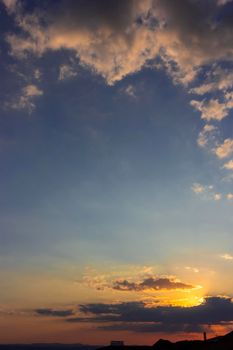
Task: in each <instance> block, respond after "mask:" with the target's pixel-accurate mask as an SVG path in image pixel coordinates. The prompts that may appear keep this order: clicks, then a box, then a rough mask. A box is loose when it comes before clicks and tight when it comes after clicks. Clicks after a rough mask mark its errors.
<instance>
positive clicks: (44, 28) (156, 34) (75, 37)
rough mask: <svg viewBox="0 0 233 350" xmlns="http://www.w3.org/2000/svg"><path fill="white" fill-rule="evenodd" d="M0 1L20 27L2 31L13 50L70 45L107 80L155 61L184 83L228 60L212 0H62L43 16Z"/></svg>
mask: <svg viewBox="0 0 233 350" xmlns="http://www.w3.org/2000/svg"><path fill="white" fill-rule="evenodd" d="M4 3H5V5H6V7H7V9H8V10H9V9H11V13H14V16H15V20H16V24H17V26H18V28H19V29H20V32H18V33H8V34H7V36H6V40H7V41H8V43H9V44H10V46H11V52H12V54H13V55H15V56H17V57H25V55H27V53H33V54H35V55H37V56H41V55H43V54H45V53H46V52H48V51H49V50H53V51H58V50H60V49H65V50H70V51H72V52H75V54H76V55H77V57H78V59H79V60H80V63H81V64H82V65H84V66H86V67H89V68H90V69H91V70H92V71H94V72H96V73H98V74H100V75H101V76H102V77H103V78H104V79H105V80H106V81H107V83H108V84H114V83H115V82H116V81H119V80H121V79H122V78H123V77H125V76H126V75H129V74H132V73H135V72H138V71H139V70H141V69H142V67H144V66H145V65H146V64H148V63H149V62H150V61H153V60H155V59H159V60H160V62H161V64H162V65H163V67H164V68H165V69H166V70H167V72H168V74H170V75H171V77H172V78H173V80H174V82H176V83H177V82H178V83H182V84H184V85H186V84H188V83H189V82H190V81H193V79H194V78H195V76H196V75H197V73H198V72H199V69H200V67H202V66H203V65H206V64H210V63H213V62H216V61H219V60H224V59H225V60H230V59H232V54H233V44H232V39H231V33H232V28H233V24H232V21H231V19H230V18H229V19H227V18H224V17H221V16H218V21H216V17H217V11H218V8H219V6H218V4H217V2H212V3H207V4H206V3H205V4H204V5H203V3H202V2H200V1H191V0H186V1H182V0H177V1H176V2H173V1H168V0H157V1H155V0H132V1H124V0H118V1H111V2H110V1H109V0H102V1H97V0H92V1H89V2H88V4H87V3H86V1H84V0H80V1H74V0H66V1H64V0H61V1H59V2H56V4H51V5H50V7H47V8H46V14H45V13H43V11H42V9H41V8H35V9H34V10H32V11H31V12H30V13H27V12H26V11H25V9H24V8H23V4H24V3H23V2H21V1H18V2H17V3H18V4H20V6H16V1H8V2H7V1H6V0H5V1H4ZM10 3H11V5H10Z"/></svg>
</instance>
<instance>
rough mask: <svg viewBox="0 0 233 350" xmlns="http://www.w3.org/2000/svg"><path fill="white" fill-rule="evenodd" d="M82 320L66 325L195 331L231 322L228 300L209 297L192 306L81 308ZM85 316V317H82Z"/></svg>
mask: <svg viewBox="0 0 233 350" xmlns="http://www.w3.org/2000/svg"><path fill="white" fill-rule="evenodd" d="M79 309H80V311H81V312H82V313H83V314H84V317H74V318H69V319H67V321H68V322H88V323H91V322H94V323H101V326H98V327H100V328H101V329H106V330H107V329H109V330H112V329H115V330H117V329H118V330H123V329H125V330H132V331H135V332H140V331H144V332H150V331H151V332H152V331H153V332H165V331H168V332H172V331H174V332H178V331H182V332H194V331H200V330H202V329H204V327H205V326H206V325H217V324H221V323H225V324H226V323H230V322H232V321H233V302H232V299H231V298H224V297H208V298H206V299H205V301H204V302H203V303H202V304H200V305H197V306H193V307H175V306H157V307H147V306H146V305H145V304H144V303H143V302H129V303H127V302H126V303H118V304H101V303H98V304H85V305H80V307H79ZM85 315H86V316H85Z"/></svg>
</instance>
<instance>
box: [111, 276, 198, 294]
mask: <svg viewBox="0 0 233 350" xmlns="http://www.w3.org/2000/svg"><path fill="white" fill-rule="evenodd" d="M112 288H113V289H115V290H119V291H142V290H147V289H152V290H161V289H165V290H173V289H194V288H195V286H193V285H191V284H187V283H182V282H179V281H175V280H172V279H169V278H153V277H150V278H146V279H144V280H143V281H142V282H139V283H136V282H129V281H127V280H123V281H116V282H115V283H114V284H113V287H112Z"/></svg>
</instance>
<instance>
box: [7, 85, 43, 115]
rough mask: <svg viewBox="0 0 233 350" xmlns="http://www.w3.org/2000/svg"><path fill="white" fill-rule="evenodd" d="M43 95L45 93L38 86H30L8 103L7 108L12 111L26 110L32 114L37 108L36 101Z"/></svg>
mask: <svg viewBox="0 0 233 350" xmlns="http://www.w3.org/2000/svg"><path fill="white" fill-rule="evenodd" d="M42 95H43V91H42V90H41V89H39V88H38V87H37V86H36V85H33V84H29V85H26V86H25V87H24V88H23V89H22V90H21V93H20V94H19V95H18V96H16V97H14V98H12V99H11V100H10V101H9V102H7V103H6V106H7V107H8V108H12V109H25V110H27V111H28V112H29V113H31V112H32V111H33V110H34V108H35V102H34V101H35V99H36V98H37V97H39V96H42Z"/></svg>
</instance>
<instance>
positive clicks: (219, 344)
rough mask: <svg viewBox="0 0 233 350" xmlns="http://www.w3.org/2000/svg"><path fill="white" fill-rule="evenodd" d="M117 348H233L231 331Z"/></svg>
mask: <svg viewBox="0 0 233 350" xmlns="http://www.w3.org/2000/svg"><path fill="white" fill-rule="evenodd" d="M100 350H116V347H115V346H107V347H105V348H101V349H100ZM117 350H233V332H230V333H228V334H226V335H224V336H221V337H216V338H211V339H208V340H206V341H201V340H185V341H178V342H176V343H172V342H170V341H168V340H164V339H160V340H159V341H157V342H156V343H155V344H154V345H153V346H118V347H117Z"/></svg>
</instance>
